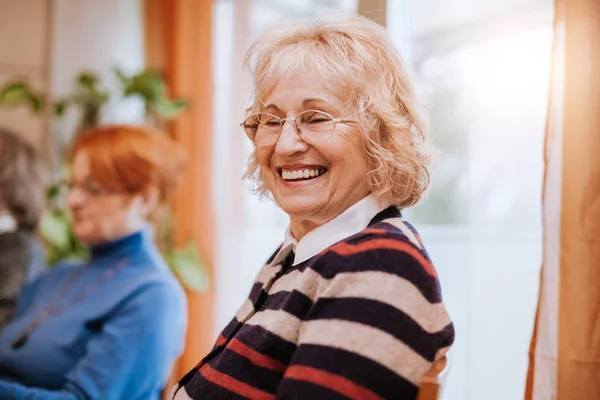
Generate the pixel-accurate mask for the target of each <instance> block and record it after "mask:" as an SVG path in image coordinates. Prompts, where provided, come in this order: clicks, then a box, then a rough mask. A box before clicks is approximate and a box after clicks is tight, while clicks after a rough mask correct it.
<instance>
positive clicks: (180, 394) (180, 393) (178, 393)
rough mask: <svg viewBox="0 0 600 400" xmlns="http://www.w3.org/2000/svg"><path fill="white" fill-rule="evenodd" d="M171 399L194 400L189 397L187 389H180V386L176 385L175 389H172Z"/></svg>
mask: <svg viewBox="0 0 600 400" xmlns="http://www.w3.org/2000/svg"><path fill="white" fill-rule="evenodd" d="M170 397H171V399H173V400H192V398H191V397H190V396H188V394H187V392H186V391H185V388H184V387H182V388H179V385H175V386H174V387H173V389H171V396H170Z"/></svg>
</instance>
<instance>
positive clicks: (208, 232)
mask: <svg viewBox="0 0 600 400" xmlns="http://www.w3.org/2000/svg"><path fill="white" fill-rule="evenodd" d="M0 10H1V11H0V87H1V86H2V85H5V84H7V83H10V82H15V81H16V80H17V81H25V82H27V83H28V85H30V87H31V88H33V89H34V90H36V91H39V92H41V93H45V94H46V95H47V96H50V97H52V98H60V97H64V96H66V95H68V94H69V93H72V91H73V85H74V82H75V80H76V78H77V76H79V74H81V73H82V71H88V72H90V73H93V75H94V76H95V77H96V78H97V79H98V80H99V81H101V82H102V84H103V88H104V89H105V90H106V91H108V92H110V93H116V94H115V95H114V96H110V98H109V99H108V100H107V101H106V102H104V103H103V107H102V111H101V115H100V116H99V118H100V120H101V121H102V122H115V121H121V122H122V121H126V122H143V121H145V120H147V114H146V113H145V108H144V98H143V97H142V98H138V97H135V96H126V97H124V96H123V95H122V94H123V93H121V92H122V85H121V84H122V82H121V83H120V82H119V78H118V76H116V75H115V72H114V70H115V68H119V69H120V70H121V71H122V73H124V74H126V75H128V76H133V75H135V74H138V73H140V71H144V70H146V69H148V70H154V71H159V72H160V73H161V74H162V77H163V78H164V82H165V85H166V88H167V91H168V92H170V93H171V94H173V95H175V96H181V97H182V98H183V99H185V100H186V101H189V107H188V108H187V109H185V110H183V111H182V113H181V116H180V117H177V118H175V119H173V120H172V121H170V122H164V125H163V127H164V128H165V129H166V130H167V131H168V132H169V133H170V134H172V135H174V136H175V137H176V138H178V139H179V140H180V141H182V142H183V143H184V144H185V145H186V147H187V148H188V150H189V151H190V158H191V164H192V166H191V171H190V172H188V175H187V176H186V178H185V179H186V185H184V187H183V188H182V189H181V190H180V193H178V195H177V197H176V199H175V200H174V202H173V210H174V211H173V212H174V224H175V226H174V229H175V237H176V241H177V242H179V243H185V242H186V241H187V240H190V239H193V240H194V242H195V243H196V244H197V246H198V252H199V254H200V258H201V264H202V265H201V267H202V268H204V269H205V272H206V274H207V278H206V279H207V281H208V282H207V285H206V286H207V287H206V288H201V289H198V288H195V289H188V293H189V297H190V315H191V317H192V318H194V323H193V324H192V326H191V327H190V333H189V334H188V346H187V350H186V354H185V355H184V362H183V363H184V364H186V363H187V365H188V366H190V365H194V364H195V362H196V361H197V360H198V359H199V358H200V356H201V355H202V353H203V352H204V351H205V350H206V349H207V348H208V347H209V346H210V342H211V341H212V340H213V339H214V338H215V337H216V335H217V333H218V332H219V331H220V330H221V329H222V328H223V326H224V325H225V324H226V323H227V322H228V321H229V320H230V319H231V317H232V315H233V314H234V313H235V312H236V311H237V308H238V307H239V306H240V305H241V304H242V302H243V300H244V299H245V298H246V296H247V293H248V291H249V289H250V286H251V284H252V282H253V279H254V278H255V275H256V273H257V271H258V269H259V268H260V267H261V266H262V265H263V263H264V261H265V260H266V258H267V257H268V255H269V254H271V253H272V252H273V250H274V249H275V247H276V246H277V245H278V244H279V243H280V242H281V240H282V238H283V233H284V229H285V227H286V225H287V219H286V216H285V214H283V212H281V211H280V210H278V209H277V208H276V206H275V205H274V204H273V203H271V202H269V201H266V200H264V201H262V200H260V199H259V198H257V197H256V196H254V195H251V194H250V193H248V191H247V188H246V187H245V183H244V182H243V181H242V179H241V176H242V174H243V171H244V168H245V165H246V160H247V157H248V155H249V154H250V150H251V144H250V142H249V141H248V140H247V139H246V137H245V135H244V132H243V131H242V129H241V128H240V127H239V123H240V122H241V121H242V120H243V116H244V108H245V106H246V104H247V103H248V100H249V98H250V90H251V88H250V76H249V74H248V73H247V72H246V71H243V70H242V62H243V57H244V53H245V51H246V49H247V48H248V46H249V44H250V43H251V42H252V41H253V40H254V39H255V38H256V37H257V35H259V34H260V33H261V32H262V31H263V30H264V29H265V28H267V27H269V26H270V25H271V24H273V23H279V22H282V21H285V20H293V19H313V18H318V17H319V16H323V15H330V14H362V15H364V16H366V17H368V18H372V19H374V20H375V21H377V22H378V23H380V24H382V25H384V26H385V27H386V28H387V29H388V31H389V32H390V35H391V37H392V38H393V40H394V42H395V43H396V45H397V47H398V49H399V50H400V52H401V54H402V55H403V57H404V60H405V65H406V67H407V69H408V70H409V72H410V75H411V76H412V78H413V82H414V84H415V86H416V90H417V93H418V98H419V101H420V102H422V103H423V104H424V105H425V106H426V108H427V110H428V111H427V118H428V120H429V121H430V140H431V142H432V143H433V144H435V145H436V146H437V148H438V151H439V154H438V156H437V159H436V162H435V168H434V171H433V177H432V185H431V188H430V190H429V193H428V196H427V198H426V199H425V200H424V201H423V202H422V203H421V204H419V205H418V206H416V207H414V208H412V209H410V210H406V212H405V214H406V216H407V217H408V219H409V220H410V221H411V222H412V223H413V224H414V225H416V227H417V229H419V230H420V233H421V235H422V236H423V238H424V240H425V243H426V244H427V247H428V250H429V252H430V255H431V257H432V259H433V261H434V263H435V264H436V266H437V269H438V271H439V273H440V276H441V281H442V287H443V293H444V296H445V301H446V304H447V306H448V308H449V311H450V313H451V316H452V318H453V319H454V321H455V324H456V332H457V340H456V344H455V346H454V348H453V350H452V353H451V354H452V355H451V357H452V358H451V362H452V366H451V370H450V374H449V377H448V382H447V385H446V389H445V397H444V398H445V399H447V400H463V399H464V400H475V399H486V400H507V399H519V398H522V395H523V390H524V387H525V375H526V371H527V362H528V358H527V357H528V347H529V342H530V339H531V333H532V328H533V322H534V316H535V308H536V302H537V296H538V286H539V270H540V266H541V262H542V257H541V255H542V229H541V204H542V203H541V192H542V178H543V146H544V127H545V121H546V109H547V104H548V83H549V81H550V56H551V46H552V39H553V26H552V23H553V2H552V0H487V1H485V2H482V1H475V0H454V1H447V0H387V1H386V0H370V1H369V0H206V1H204V0H197V1H191V0H190V1H185V0H177V1H173V2H164V1H159V0H103V1H95V0H19V1H14V0H0ZM120 90H121V92H119V91H120ZM119 93H120V94H121V95H119ZM145 100H147V99H145ZM47 114H48V113H46V114H44V113H41V114H39V113H38V114H34V113H33V112H32V110H31V109H30V108H29V107H16V106H12V107H8V106H6V107H3V106H1V103H0V125H2V126H6V127H9V128H13V129H14V130H16V131H18V132H22V133H23V134H24V135H25V136H26V139H27V140H29V141H30V142H31V143H33V144H34V145H35V146H36V147H37V148H38V149H39V150H40V151H41V152H43V154H45V155H46V157H47V159H48V160H49V162H51V161H52V159H53V157H56V156H55V155H54V154H55V151H56V147H57V144H61V143H65V142H68V137H69V135H72V131H73V129H75V127H76V126H77V120H78V116H77V115H76V111H74V112H73V113H69V112H67V113H64V115H62V114H61V115H60V118H55V116H54V115H47ZM186 360H187V361H186ZM182 369H185V367H182ZM500 382H501V384H499V383H500ZM492 388H493V390H490V389H492Z"/></svg>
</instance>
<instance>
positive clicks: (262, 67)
mask: <svg viewBox="0 0 600 400" xmlns="http://www.w3.org/2000/svg"><path fill="white" fill-rule="evenodd" d="M247 62H248V65H249V66H250V68H251V70H252V72H253V74H254V82H255V91H254V97H253V102H252V105H251V106H250V108H249V110H248V111H249V116H248V117H247V118H246V120H245V121H244V122H243V123H242V127H243V128H244V130H245V132H246V135H247V136H248V137H249V139H250V140H251V141H252V143H253V146H254V151H253V153H252V156H251V158H250V163H249V168H248V171H247V173H246V177H247V178H249V179H250V180H252V181H253V182H254V183H255V187H254V189H255V191H257V192H258V193H259V194H261V195H265V196H272V197H273V198H274V200H275V202H276V203H277V205H278V206H279V207H280V208H281V209H282V210H283V211H284V212H285V213H286V214H287V215H288V216H289V227H288V229H287V232H286V234H285V236H284V241H283V243H282V245H281V246H280V247H279V248H278V249H277V250H276V251H275V252H274V253H273V255H272V256H271V257H270V259H269V260H268V262H267V264H266V265H265V266H264V268H263V269H262V270H261V271H260V273H259V274H258V277H257V278H256V281H255V283H254V285H253V287H252V290H251V292H250V295H249V298H248V300H246V302H245V303H244V304H243V305H242V307H241V309H240V310H239V311H238V313H237V314H236V315H235V317H234V318H233V319H232V320H231V322H230V323H229V324H228V325H227V326H226V327H225V329H224V330H223V331H222V333H221V335H220V336H219V338H218V339H217V342H216V344H215V346H214V348H213V349H212V351H211V352H210V353H209V354H208V355H207V356H206V357H204V358H203V359H202V361H201V362H200V363H199V364H198V365H197V367H195V368H194V369H192V370H191V371H190V372H189V373H188V374H187V375H186V376H185V377H184V378H183V379H182V380H181V381H180V382H179V385H178V386H177V387H176V388H175V390H174V392H173V396H174V399H190V398H194V399H220V398H230V397H231V398H233V397H236V398H237V397H244V398H285V399H315V398H327V399H338V398H339V399H342V398H344V399H345V398H353V399H382V398H385V399H392V398H393V399H415V398H416V396H417V392H418V387H417V385H418V382H419V380H420V378H421V377H422V376H423V374H425V373H426V372H427V371H428V370H429V369H430V367H431V365H432V364H433V363H434V362H435V361H436V360H439V359H440V358H442V357H443V356H444V354H445V353H446V351H447V350H448V349H449V347H450V346H451V345H452V343H453V341H454V327H453V324H452V322H451V320H450V317H449V316H448V313H447V312H446V309H445V307H444V304H443V302H442V296H441V289H440V286H439V281H438V278H437V273H436V270H435V268H434V267H433V265H432V262H431V260H430V259H429V257H428V255H427V252H426V251H425V248H424V246H423V243H422V241H421V239H420V237H419V235H418V234H417V232H416V230H415V229H414V228H413V227H412V226H411V225H410V224H409V223H408V222H406V221H405V220H404V219H403V218H402V215H401V213H400V210H401V209H402V208H404V207H407V206H410V205H412V204H414V203H415V202H417V201H418V200H419V198H420V197H421V194H422V193H423V191H424V190H425V189H426V187H427V184H428V172H427V161H428V156H427V154H426V153H425V152H424V151H423V150H422V144H423V140H424V130H423V125H422V123H421V121H420V120H419V118H418V116H417V114H416V112H415V110H414V105H413V104H414V103H413V97H412V91H411V89H410V85H409V82H408V81H407V79H406V76H405V72H404V69H403V67H402V64H401V62H400V58H399V56H398V54H397V53H396V51H395V50H394V48H393V46H392V45H391V43H390V41H389V40H388V38H387V35H386V33H385V31H384V30H383V29H382V28H381V27H380V26H378V25H377V24H375V23H373V22H370V21H368V20H366V19H363V18H344V19H339V20H319V21H317V22H314V23H301V24H289V23H288V24H287V26H286V27H284V28H281V29H272V30H269V31H267V32H266V33H265V34H264V35H263V36H262V37H261V38H260V39H258V41H257V42H256V43H255V44H254V45H253V46H252V47H251V49H250V51H249V53H248V56H247Z"/></svg>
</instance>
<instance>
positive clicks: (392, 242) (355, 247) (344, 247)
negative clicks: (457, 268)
mask: <svg viewBox="0 0 600 400" xmlns="http://www.w3.org/2000/svg"><path fill="white" fill-rule="evenodd" d="M378 249H382V250H383V249H392V250H398V251H402V252H404V253H406V254H408V255H410V256H411V257H413V258H414V259H415V260H417V261H418V262H419V264H421V265H422V266H423V268H425V271H427V273H428V274H429V275H431V276H433V277H434V278H437V272H436V270H435V268H434V267H433V265H432V264H431V263H430V262H429V261H428V260H427V259H426V258H425V257H424V256H423V255H422V254H421V253H420V252H419V251H418V250H417V249H415V248H414V247H413V246H412V245H410V244H408V243H405V242H400V241H398V240H396V239H386V238H377V239H372V240H369V241H366V242H362V243H358V244H348V243H345V242H341V243H338V244H336V245H335V246H333V247H332V248H331V249H330V250H331V251H333V252H335V253H337V254H340V255H343V256H346V255H351V254H356V253H361V252H363V251H368V250H378Z"/></svg>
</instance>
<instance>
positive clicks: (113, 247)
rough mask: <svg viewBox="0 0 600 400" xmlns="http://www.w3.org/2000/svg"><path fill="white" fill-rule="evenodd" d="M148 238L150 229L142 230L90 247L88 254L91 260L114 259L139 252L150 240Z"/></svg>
mask: <svg viewBox="0 0 600 400" xmlns="http://www.w3.org/2000/svg"><path fill="white" fill-rule="evenodd" d="M150 236H151V232H150V229H149V228H144V229H142V230H139V231H137V232H134V233H131V234H129V235H127V236H123V237H120V238H118V239H115V240H112V241H110V242H105V243H102V244H99V245H95V246H91V248H90V252H91V255H92V258H98V257H114V256H118V255H121V254H127V253H134V252H137V251H139V250H140V249H141V248H142V247H143V246H144V244H145V243H146V242H147V241H148V240H150V239H149V238H150Z"/></svg>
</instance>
